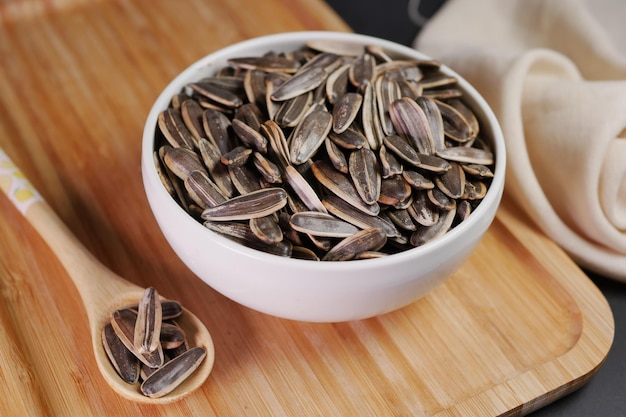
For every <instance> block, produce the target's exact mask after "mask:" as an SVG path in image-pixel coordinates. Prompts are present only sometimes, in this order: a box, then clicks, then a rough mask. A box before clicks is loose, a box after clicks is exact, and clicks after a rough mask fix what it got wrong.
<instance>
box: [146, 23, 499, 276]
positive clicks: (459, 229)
mask: <svg viewBox="0 0 626 417" xmlns="http://www.w3.org/2000/svg"><path fill="white" fill-rule="evenodd" d="M312 39H322V40H324V39H336V40H338V41H348V42H355V43H359V44H363V45H366V44H375V45H378V46H381V47H382V48H385V49H387V50H389V51H393V54H394V55H404V56H408V57H414V58H420V59H433V57H431V56H429V55H426V54H424V53H422V52H420V51H419V50H416V49H414V48H411V47H408V46H405V45H402V44H399V43H396V42H393V41H389V40H385V39H382V38H377V37H373V36H369V35H363V34H357V33H350V32H333V31H294V32H282V33H276V34H270V35H263V36H259V37H255V38H250V39H247V40H243V41H240V42H236V43H233V44H230V45H228V46H226V47H224V48H220V49H217V50H215V51H213V52H211V53H209V54H207V55H205V56H203V57H201V58H200V59H198V60H196V61H195V62H193V63H191V64H190V65H189V66H187V67H186V68H185V69H184V70H183V71H181V72H180V73H179V74H178V75H176V76H175V77H174V78H173V79H172V80H170V81H169V82H168V84H167V85H166V87H165V88H164V89H163V90H162V91H161V92H160V93H159V95H158V97H157V99H156V100H155V101H154V103H153V104H152V106H151V107H150V110H149V113H148V116H147V118H146V122H145V124H144V130H143V135H142V147H141V161H142V162H141V165H142V177H143V181H144V188H145V191H146V192H147V188H148V187H149V184H148V183H149V182H150V181H151V182H155V181H156V182H157V183H158V184H160V179H159V178H158V175H157V173H156V169H154V165H153V163H152V158H153V156H152V155H153V151H154V133H155V131H156V128H157V117H158V114H159V112H160V111H162V110H163V109H165V108H166V107H167V105H169V103H170V101H171V98H172V97H173V96H174V94H176V93H177V92H179V91H180V90H181V88H182V86H184V84H185V83H186V82H188V81H189V80H190V79H192V78H190V77H192V76H193V75H197V74H198V73H199V72H202V73H205V74H209V73H211V70H212V69H213V71H214V70H215V69H217V68H213V67H214V66H215V62H217V61H224V60H225V59H227V58H228V57H234V56H237V51H239V50H242V49H246V50H247V49H252V48H258V49H259V53H262V52H266V51H268V50H271V45H272V44H276V43H280V44H293V45H294V46H293V47H291V48H295V47H296V46H297V45H304V44H305V43H306V42H307V41H309V40H312ZM283 48H284V46H283ZM278 49H279V48H278ZM239 56H241V55H239ZM435 59H437V58H435ZM220 66H221V64H220ZM440 69H441V71H442V72H444V73H446V74H449V75H453V76H455V77H456V78H457V80H458V85H459V87H460V88H461V89H462V90H463V91H464V92H465V93H466V94H467V95H468V96H469V97H470V100H471V101H472V102H473V104H474V105H476V106H478V107H479V108H480V110H481V112H480V113H481V114H480V115H479V116H480V117H479V120H480V121H481V125H488V126H489V130H490V131H491V140H492V142H493V146H494V148H495V152H494V156H495V160H496V163H495V169H494V177H493V179H492V183H491V185H490V187H489V188H488V190H487V194H486V195H485V197H484V198H483V200H482V201H481V202H480V204H478V206H477V207H476V209H475V210H474V211H473V212H472V213H471V215H470V216H469V217H468V218H467V220H465V221H464V222H462V223H461V224H459V225H457V226H455V227H454V228H453V229H451V230H449V231H448V232H446V233H445V234H444V235H443V236H441V237H439V238H437V239H435V240H433V241H431V242H427V243H426V244H424V245H422V246H419V247H415V248H411V249H408V250H405V251H402V252H398V253H394V254H392V255H389V256H384V257H380V258H374V259H367V260H358V261H349V262H346V261H323V262H315V261H309V260H302V259H296V258H288V257H281V256H278V255H273V254H269V253H265V252H262V251H260V250H256V249H252V248H249V247H247V246H245V245H242V244H240V243H237V242H234V241H232V240H230V239H228V238H226V237H224V236H220V235H219V234H218V233H215V232H213V231H212V230H209V229H208V228H206V227H204V226H202V224H201V223H200V222H198V221H197V220H195V219H193V218H192V217H191V216H190V215H189V214H188V213H187V212H186V211H185V210H184V209H183V208H182V207H181V206H180V205H179V204H178V203H176V201H175V200H174V199H173V198H172V197H171V196H170V195H169V193H168V192H167V190H166V189H165V187H163V186H161V187H156V190H155V192H156V193H158V196H159V200H165V201H166V203H165V204H167V205H168V206H169V208H170V209H171V210H174V211H176V212H177V213H180V214H181V221H184V222H186V223H189V222H192V223H193V224H194V226H191V225H190V226H189V227H196V228H198V230H199V231H200V230H202V232H199V233H205V234H206V235H207V237H208V239H210V240H212V241H214V242H215V243H216V244H219V245H221V246H223V247H226V248H228V249H230V250H232V251H234V252H236V253H238V254H240V255H242V256H244V257H246V258H254V259H256V260H259V261H261V262H269V263H272V264H273V265H276V266H280V265H283V264H284V265H287V266H291V267H293V266H294V265H298V266H301V267H309V268H316V269H319V270H320V271H321V272H323V271H324V270H326V269H332V270H337V268H339V269H340V270H346V271H347V270H363V269H369V268H371V267H373V266H375V265H376V266H377V267H381V266H385V265H392V264H396V263H400V262H402V261H409V260H411V259H413V258H415V257H416V256H417V255H419V256H428V255H429V254H431V253H433V252H437V251H439V250H441V247H444V246H446V245H448V244H449V242H450V241H453V240H455V239H457V238H458V237H460V236H462V235H464V234H465V233H467V232H466V231H467V230H471V229H473V228H474V227H475V226H476V223H478V222H480V221H481V219H482V217H483V214H482V213H484V212H486V211H488V210H489V209H490V208H492V206H493V205H494V204H495V205H496V206H498V205H499V204H500V199H501V197H502V193H503V189H504V179H505V172H506V150H505V141H504V137H503V133H502V130H501V127H500V124H499V122H498V120H497V118H496V116H495V114H494V112H493V110H492V109H491V107H490V106H489V105H488V104H487V102H486V100H485V99H484V98H483V97H482V95H481V94H480V93H479V92H478V91H477V90H476V89H475V88H474V87H473V86H472V85H471V84H470V83H469V82H468V81H467V80H465V78H463V77H462V76H460V75H459V74H458V73H457V72H456V71H454V70H453V69H451V68H450V67H448V66H447V65H445V64H443V63H441V67H440ZM185 80H187V81H185ZM481 127H482V126H481ZM150 207H151V209H152V210H153V211H154V210H155V208H154V207H152V205H150ZM496 210H497V208H496ZM490 223H491V221H490ZM365 261H367V262H365Z"/></svg>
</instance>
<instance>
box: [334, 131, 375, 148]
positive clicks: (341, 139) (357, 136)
mask: <svg viewBox="0 0 626 417" xmlns="http://www.w3.org/2000/svg"><path fill="white" fill-rule="evenodd" d="M328 138H329V139H330V140H332V141H333V142H334V143H335V144H336V145H338V146H340V147H341V148H343V149H361V148H362V147H364V146H365V145H367V139H366V138H365V136H363V135H362V134H361V133H360V132H357V131H356V130H354V129H346V130H345V131H343V132H341V133H336V132H334V131H330V132H329V133H328Z"/></svg>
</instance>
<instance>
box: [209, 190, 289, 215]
mask: <svg viewBox="0 0 626 417" xmlns="http://www.w3.org/2000/svg"><path fill="white" fill-rule="evenodd" d="M285 204H287V193H286V192H285V190H283V189H282V188H264V189H260V190H257V191H253V192H251V193H248V194H243V195H240V196H236V197H233V198H231V199H230V200H228V201H225V202H224V203H222V204H219V205H217V206H214V207H209V208H207V209H205V210H204V211H203V212H202V218H203V219H204V220H211V221H224V220H249V219H253V218H255V217H263V216H267V215H268V214H272V213H274V212H276V211H278V210H280V209H281V208H283V207H285Z"/></svg>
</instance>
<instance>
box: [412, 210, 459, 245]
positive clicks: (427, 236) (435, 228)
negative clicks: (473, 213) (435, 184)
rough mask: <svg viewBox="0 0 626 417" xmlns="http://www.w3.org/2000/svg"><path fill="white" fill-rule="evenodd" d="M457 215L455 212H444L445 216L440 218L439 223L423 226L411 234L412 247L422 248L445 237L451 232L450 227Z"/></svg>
mask: <svg viewBox="0 0 626 417" xmlns="http://www.w3.org/2000/svg"><path fill="white" fill-rule="evenodd" d="M455 214H456V211H455V210H450V211H447V212H444V214H442V215H441V216H439V219H438V220H437V222H436V223H435V224H433V225H432V226H423V227H420V228H418V229H417V230H416V231H414V232H413V233H412V234H411V239H410V242H411V245H413V246H422V245H424V244H425V243H428V242H430V241H431V240H434V239H436V238H438V237H441V236H443V235H444V234H445V233H447V232H448V230H450V227H452V222H453V221H454V216H455Z"/></svg>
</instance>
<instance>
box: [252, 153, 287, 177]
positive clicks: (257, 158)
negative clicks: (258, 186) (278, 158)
mask: <svg viewBox="0 0 626 417" xmlns="http://www.w3.org/2000/svg"><path fill="white" fill-rule="evenodd" d="M252 163H253V164H254V166H255V167H256V169H257V171H258V172H259V174H261V175H262V176H263V179H265V181H267V182H269V183H270V184H280V183H282V182H283V178H282V174H281V172H280V168H278V165H276V164H275V163H273V162H272V161H270V160H269V159H268V158H267V157H265V156H264V155H263V154H262V153H260V152H254V153H253V154H252Z"/></svg>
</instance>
